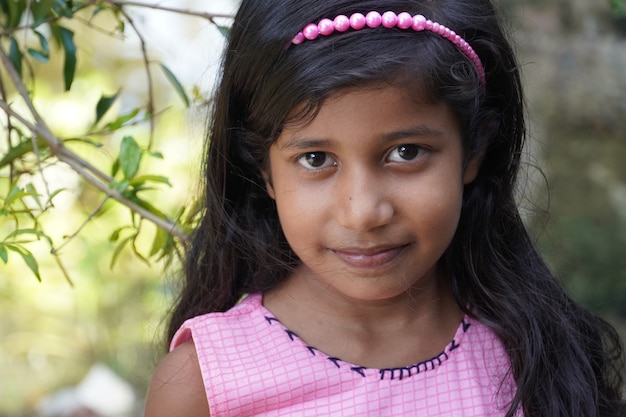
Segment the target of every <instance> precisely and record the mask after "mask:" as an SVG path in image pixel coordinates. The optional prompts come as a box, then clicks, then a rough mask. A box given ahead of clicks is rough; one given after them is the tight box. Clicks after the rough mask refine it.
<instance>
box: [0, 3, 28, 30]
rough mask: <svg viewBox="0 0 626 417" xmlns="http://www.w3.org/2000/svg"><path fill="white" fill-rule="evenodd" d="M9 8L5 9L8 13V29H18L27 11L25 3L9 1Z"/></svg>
mask: <svg viewBox="0 0 626 417" xmlns="http://www.w3.org/2000/svg"><path fill="white" fill-rule="evenodd" d="M7 2H8V5H7V6H8V7H6V6H4V5H3V6H4V7H3V9H4V10H6V11H8V16H7V17H8V19H7V27H9V28H16V27H18V26H19V25H20V22H21V21H22V15H23V14H24V11H25V10H26V2H25V1H15V0H7Z"/></svg>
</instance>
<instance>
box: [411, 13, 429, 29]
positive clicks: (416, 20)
mask: <svg viewBox="0 0 626 417" xmlns="http://www.w3.org/2000/svg"><path fill="white" fill-rule="evenodd" d="M425 24H426V18H425V17H424V16H422V15H421V14H418V15H415V16H414V17H413V30H414V31H416V32H419V31H422V30H424V25H425Z"/></svg>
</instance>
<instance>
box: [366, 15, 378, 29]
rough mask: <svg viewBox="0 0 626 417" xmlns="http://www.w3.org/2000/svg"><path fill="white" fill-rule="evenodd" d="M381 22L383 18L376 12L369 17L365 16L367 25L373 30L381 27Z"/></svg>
mask: <svg viewBox="0 0 626 417" xmlns="http://www.w3.org/2000/svg"><path fill="white" fill-rule="evenodd" d="M381 21H382V16H381V15H380V13H378V12H376V11H371V12H369V13H368V14H367V15H365V24H366V25H367V26H368V27H370V28H372V29H374V28H377V27H378V26H380V23H381Z"/></svg>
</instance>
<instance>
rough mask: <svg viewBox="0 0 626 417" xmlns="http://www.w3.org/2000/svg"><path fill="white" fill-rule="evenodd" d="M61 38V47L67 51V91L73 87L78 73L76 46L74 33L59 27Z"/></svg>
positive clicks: (64, 67) (64, 75)
mask: <svg viewBox="0 0 626 417" xmlns="http://www.w3.org/2000/svg"><path fill="white" fill-rule="evenodd" d="M59 34H60V36H61V46H63V50H64V51H65V62H64V64H63V80H64V81H65V91H68V90H69V89H70V88H71V87H72V82H74V75H75V73H76V44H74V32H72V31H71V30H69V29H66V28H64V27H61V26H59Z"/></svg>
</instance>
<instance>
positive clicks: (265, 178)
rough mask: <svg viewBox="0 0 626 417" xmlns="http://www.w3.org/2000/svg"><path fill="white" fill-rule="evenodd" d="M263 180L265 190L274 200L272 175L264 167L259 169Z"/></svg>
mask: <svg viewBox="0 0 626 417" xmlns="http://www.w3.org/2000/svg"><path fill="white" fill-rule="evenodd" d="M261 175H262V176H263V181H265V190H266V191H267V194H268V195H269V196H270V198H271V199H272V200H276V193H275V192H274V186H273V185H272V176H271V175H270V173H269V172H268V171H267V170H266V169H262V170H261Z"/></svg>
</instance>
